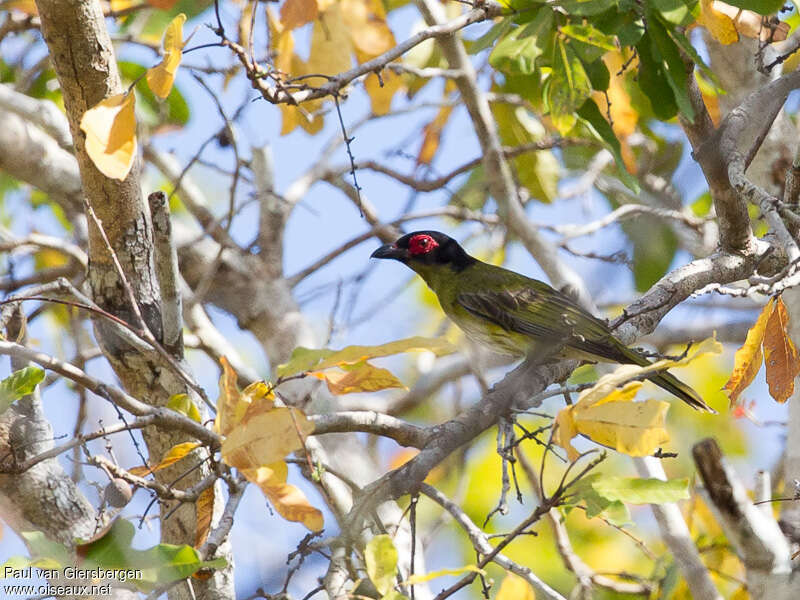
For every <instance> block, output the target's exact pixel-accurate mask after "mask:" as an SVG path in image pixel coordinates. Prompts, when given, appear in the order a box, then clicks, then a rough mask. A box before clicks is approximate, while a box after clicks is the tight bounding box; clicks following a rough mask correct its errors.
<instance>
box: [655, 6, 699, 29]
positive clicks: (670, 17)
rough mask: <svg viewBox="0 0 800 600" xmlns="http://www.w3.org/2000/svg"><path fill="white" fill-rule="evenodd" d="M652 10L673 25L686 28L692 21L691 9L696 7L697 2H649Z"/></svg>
mask: <svg viewBox="0 0 800 600" xmlns="http://www.w3.org/2000/svg"><path fill="white" fill-rule="evenodd" d="M650 2H651V6H652V8H653V9H655V10H656V11H658V13H659V14H660V15H661V16H662V17H663V18H664V20H665V21H669V22H670V23H672V24H673V25H680V26H686V25H688V24H689V23H692V22H693V21H694V17H693V16H692V7H693V6H696V5H697V1H696V0H695V1H694V2H687V1H686V0H650Z"/></svg>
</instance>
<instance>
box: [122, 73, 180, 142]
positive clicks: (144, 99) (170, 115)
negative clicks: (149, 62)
mask: <svg viewBox="0 0 800 600" xmlns="http://www.w3.org/2000/svg"><path fill="white" fill-rule="evenodd" d="M119 70H120V74H121V75H122V78H123V80H124V81H125V82H127V83H132V82H133V81H135V80H136V79H137V78H139V77H141V76H142V75H143V74H144V73H145V71H147V67H144V66H142V65H139V64H136V63H133V62H127V61H120V62H119ZM136 93H137V107H139V108H141V109H142V111H143V113H144V114H143V116H144V117H145V119H146V122H147V123H148V124H149V125H151V126H157V125H162V124H164V125H175V126H178V127H183V126H184V125H186V123H188V122H189V117H190V111H189V104H188V103H187V102H186V98H184V97H183V94H181V92H180V90H178V87H177V86H173V87H172V91H171V92H170V94H169V96H167V98H166V100H161V99H159V98H156V96H155V94H153V92H152V91H150V88H149V87H147V86H146V85H139V86H137V87H136Z"/></svg>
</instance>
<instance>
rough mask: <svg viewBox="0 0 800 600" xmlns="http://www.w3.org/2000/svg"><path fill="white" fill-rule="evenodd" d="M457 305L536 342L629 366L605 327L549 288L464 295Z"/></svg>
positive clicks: (459, 297) (628, 357) (572, 302)
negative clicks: (570, 349)
mask: <svg viewBox="0 0 800 600" xmlns="http://www.w3.org/2000/svg"><path fill="white" fill-rule="evenodd" d="M456 302H458V304H460V305H461V306H462V307H463V308H464V309H466V310H467V311H469V312H470V313H471V314H473V315H474V316H477V317H480V318H482V319H486V320H487V321H490V322H492V323H494V324H495V325H498V326H499V327H502V328H503V329H505V330H506V331H508V332H513V333H518V334H522V335H526V336H530V337H531V338H532V339H535V340H537V341H545V342H547V341H549V342H552V343H553V344H556V343H564V345H565V346H566V347H567V348H572V349H574V350H577V351H579V352H581V353H583V354H589V355H592V356H596V357H598V358H600V359H603V360H611V361H622V362H632V361H631V358H630V356H626V354H627V353H623V352H622V351H621V349H620V346H621V344H620V342H618V341H617V340H616V339H615V338H614V337H613V335H612V334H611V331H610V330H609V329H608V326H607V325H606V324H605V323H603V322H602V321H600V320H599V319H597V318H595V317H593V316H592V315H590V314H589V313H588V312H586V311H585V310H584V309H582V308H581V307H580V306H578V304H577V303H575V302H574V301H573V300H572V299H571V298H569V297H568V296H566V295H564V294H562V293H561V292H558V291H557V290H555V289H553V288H550V287H549V286H547V287H546V289H542V290H537V289H533V288H528V287H525V288H521V289H518V290H501V291H481V292H464V293H461V294H459V295H458V296H457V297H456Z"/></svg>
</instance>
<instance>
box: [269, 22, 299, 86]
mask: <svg viewBox="0 0 800 600" xmlns="http://www.w3.org/2000/svg"><path fill="white" fill-rule="evenodd" d="M267 26H268V27H269V51H270V54H271V55H272V60H273V66H274V67H275V68H276V69H278V70H279V71H281V72H282V73H286V74H288V73H290V72H291V71H292V64H293V63H292V59H293V57H295V55H294V36H293V35H292V32H291V31H290V30H289V29H286V28H285V27H284V26H283V25H282V24H281V22H280V21H278V19H277V18H276V17H275V15H274V14H273V13H272V10H271V9H269V8H268V9H267ZM293 74H295V75H297V74H298V73H293Z"/></svg>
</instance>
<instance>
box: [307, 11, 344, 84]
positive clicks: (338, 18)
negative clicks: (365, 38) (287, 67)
mask: <svg viewBox="0 0 800 600" xmlns="http://www.w3.org/2000/svg"><path fill="white" fill-rule="evenodd" d="M351 53H352V45H351V44H350V36H349V34H348V32H347V27H346V26H345V24H344V20H343V19H342V11H341V7H340V6H339V4H334V5H332V6H330V7H329V8H328V9H327V10H326V11H325V12H324V13H320V15H319V18H318V19H317V20H316V21H314V28H313V30H312V31H311V53H310V54H309V56H308V63H307V65H306V67H307V70H308V74H309V75H310V74H317V73H319V74H321V75H338V74H339V73H341V72H343V71H347V70H348V69H349V68H350V66H351V65H352V62H353V61H352V59H351V58H350V55H351ZM326 80H327V79H326ZM313 81H314V80H312V82H313Z"/></svg>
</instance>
